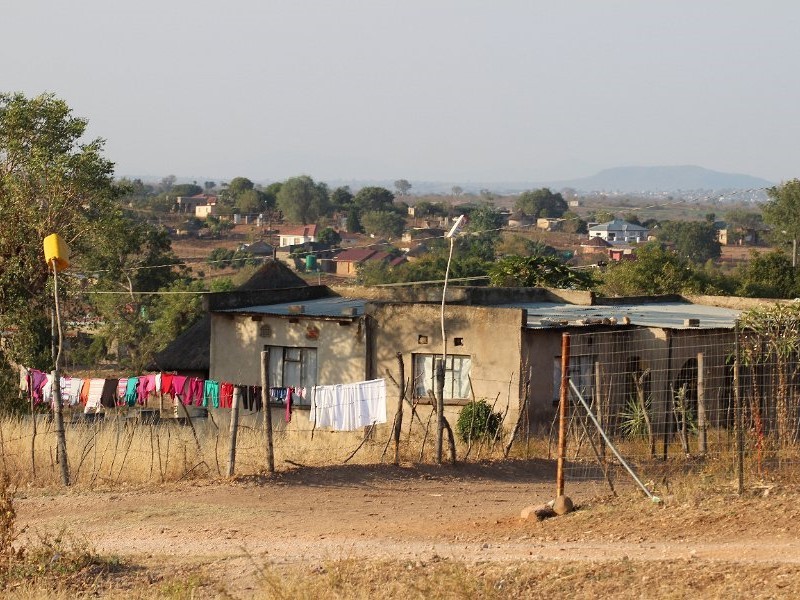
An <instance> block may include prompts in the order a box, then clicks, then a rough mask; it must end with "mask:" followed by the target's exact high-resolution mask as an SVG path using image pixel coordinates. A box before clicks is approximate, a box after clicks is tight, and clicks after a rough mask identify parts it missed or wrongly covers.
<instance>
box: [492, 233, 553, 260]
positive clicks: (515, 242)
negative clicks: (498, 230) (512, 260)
mask: <svg viewBox="0 0 800 600" xmlns="http://www.w3.org/2000/svg"><path fill="white" fill-rule="evenodd" d="M496 250H497V254H498V255H500V256H556V255H557V254H558V250H556V249H555V248H553V247H552V246H548V245H547V244H545V243H544V242H542V241H540V240H532V239H531V238H528V237H525V236H522V235H519V234H518V233H514V234H511V235H507V236H505V237H503V239H502V240H500V241H499V242H498V244H497V246H496Z"/></svg>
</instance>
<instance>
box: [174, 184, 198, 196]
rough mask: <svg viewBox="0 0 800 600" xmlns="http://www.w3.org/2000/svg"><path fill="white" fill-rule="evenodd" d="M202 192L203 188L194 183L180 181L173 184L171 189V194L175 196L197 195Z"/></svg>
mask: <svg viewBox="0 0 800 600" xmlns="http://www.w3.org/2000/svg"><path fill="white" fill-rule="evenodd" d="M202 193H203V188H201V187H200V186H199V185H196V184H194V183H179V184H177V185H173V186H172V188H171V189H170V191H169V195H170V196H172V197H173V198H177V197H178V196H196V195H197V194H202Z"/></svg>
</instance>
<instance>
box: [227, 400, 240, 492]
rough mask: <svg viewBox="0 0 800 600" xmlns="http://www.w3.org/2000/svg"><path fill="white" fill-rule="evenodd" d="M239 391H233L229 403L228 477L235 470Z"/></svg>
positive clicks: (231, 475)
mask: <svg viewBox="0 0 800 600" xmlns="http://www.w3.org/2000/svg"><path fill="white" fill-rule="evenodd" d="M240 397H241V393H240V392H239V390H238V388H237V389H236V390H235V391H234V392H233V404H232V405H231V437H230V447H229V448H228V477H233V474H234V472H235V470H236V434H237V433H238V430H239V399H240Z"/></svg>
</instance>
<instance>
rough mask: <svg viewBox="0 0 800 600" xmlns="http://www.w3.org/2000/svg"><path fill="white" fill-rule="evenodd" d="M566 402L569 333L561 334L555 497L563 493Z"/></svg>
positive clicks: (567, 395)
mask: <svg viewBox="0 0 800 600" xmlns="http://www.w3.org/2000/svg"><path fill="white" fill-rule="evenodd" d="M567 402H569V334H568V333H563V334H561V390H560V393H559V396H558V465H557V467H556V497H558V496H563V495H564V459H565V458H566V456H567Z"/></svg>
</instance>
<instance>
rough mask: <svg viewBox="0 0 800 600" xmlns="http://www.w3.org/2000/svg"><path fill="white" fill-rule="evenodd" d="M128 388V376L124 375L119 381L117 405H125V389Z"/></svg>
mask: <svg viewBox="0 0 800 600" xmlns="http://www.w3.org/2000/svg"><path fill="white" fill-rule="evenodd" d="M127 389H128V378H127V377H122V378H121V379H120V380H119V383H117V406H125V390H127Z"/></svg>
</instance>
